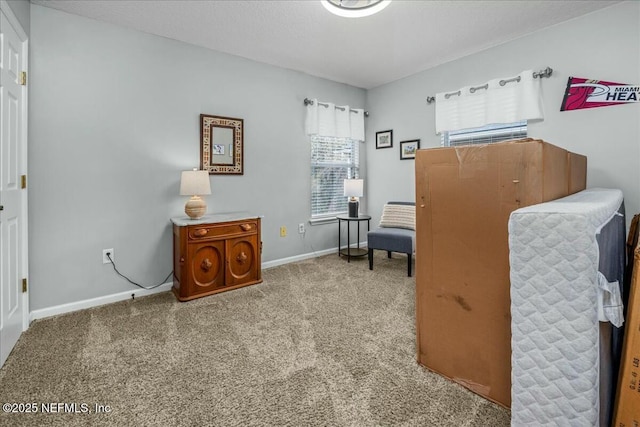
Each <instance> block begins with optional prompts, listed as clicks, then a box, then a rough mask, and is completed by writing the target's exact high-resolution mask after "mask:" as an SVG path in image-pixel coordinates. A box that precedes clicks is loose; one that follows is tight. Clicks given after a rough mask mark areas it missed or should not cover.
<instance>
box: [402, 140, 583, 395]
mask: <svg viewBox="0 0 640 427" xmlns="http://www.w3.org/2000/svg"><path fill="white" fill-rule="evenodd" d="M586 169H587V159H586V157H584V156H581V155H578V154H574V153H570V152H568V151H566V150H564V149H562V148H559V147H556V146H554V145H552V144H549V143H547V142H544V141H542V140H534V139H526V140H519V141H507V142H501V143H495V144H487V145H477V146H473V145H471V146H463V147H447V148H433V149H425V150H418V152H417V153H416V164H415V173H416V335H417V341H418V342H417V351H418V362H419V363H420V364H422V365H424V366H426V367H427V368H428V369H430V370H432V371H435V372H437V373H439V374H441V375H443V376H445V377H447V378H450V379H452V380H454V381H456V382H458V383H460V384H462V385H463V386H465V387H467V388H469V389H470V390H472V391H474V392H475V393H477V394H479V395H481V396H484V397H486V398H487V399H489V400H492V401H494V402H497V403H499V404H501V405H503V406H505V407H510V405H511V315H510V304H511V300H510V296H509V290H510V282H509V242H508V237H509V236H508V229H507V226H508V221H509V215H510V214H511V212H513V211H514V210H516V209H518V208H521V207H524V206H529V205H533V204H537V203H541V202H545V201H549V200H553V199H557V198H560V197H564V196H567V195H569V194H573V193H575V192H578V191H581V190H583V189H584V188H585V187H586Z"/></svg>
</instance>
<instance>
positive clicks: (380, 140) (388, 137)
mask: <svg viewBox="0 0 640 427" xmlns="http://www.w3.org/2000/svg"><path fill="white" fill-rule="evenodd" d="M391 147H393V131H392V130H383V131H382V132H376V149H378V148H391Z"/></svg>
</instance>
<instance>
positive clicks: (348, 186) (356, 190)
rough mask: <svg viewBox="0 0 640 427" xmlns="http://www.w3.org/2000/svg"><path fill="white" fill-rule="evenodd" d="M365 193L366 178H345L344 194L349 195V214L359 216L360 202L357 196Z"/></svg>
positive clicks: (354, 216)
mask: <svg viewBox="0 0 640 427" xmlns="http://www.w3.org/2000/svg"><path fill="white" fill-rule="evenodd" d="M363 194H364V180H362V179H345V180H344V195H345V196H347V197H349V216H350V217H352V218H357V217H358V206H359V204H360V202H359V201H358V199H356V197H362V195H363Z"/></svg>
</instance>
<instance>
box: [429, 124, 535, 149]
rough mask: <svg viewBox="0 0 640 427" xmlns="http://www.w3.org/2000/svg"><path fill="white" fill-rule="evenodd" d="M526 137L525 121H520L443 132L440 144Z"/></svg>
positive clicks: (482, 142)
mask: <svg viewBox="0 0 640 427" xmlns="http://www.w3.org/2000/svg"><path fill="white" fill-rule="evenodd" d="M526 137H527V122H526V121H522V122H515V123H501V124H496V125H488V126H483V127H480V128H473V129H461V130H456V131H448V132H443V133H442V145H443V146H445V147H455V146H460V145H470V144H491V143H494V142H500V141H506V140H510V139H522V138H526Z"/></svg>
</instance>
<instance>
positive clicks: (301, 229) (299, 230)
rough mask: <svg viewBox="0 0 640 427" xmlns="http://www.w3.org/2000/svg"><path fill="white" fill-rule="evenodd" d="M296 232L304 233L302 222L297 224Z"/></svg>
mask: <svg viewBox="0 0 640 427" xmlns="http://www.w3.org/2000/svg"><path fill="white" fill-rule="evenodd" d="M298 233H300V234H304V223H302V222H301V223H300V224H298Z"/></svg>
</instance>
